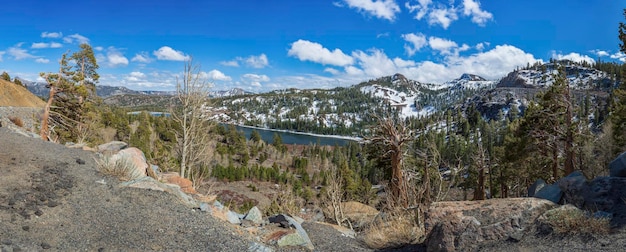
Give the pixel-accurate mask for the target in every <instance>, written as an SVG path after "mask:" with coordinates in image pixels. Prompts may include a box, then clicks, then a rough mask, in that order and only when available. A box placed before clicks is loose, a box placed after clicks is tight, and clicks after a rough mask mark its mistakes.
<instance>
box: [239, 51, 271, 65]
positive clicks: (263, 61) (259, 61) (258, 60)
mask: <svg viewBox="0 0 626 252" xmlns="http://www.w3.org/2000/svg"><path fill="white" fill-rule="evenodd" d="M243 61H244V62H245V63H246V65H248V66H250V67H253V68H264V67H266V66H268V65H269V61H268V60H267V55H265V54H264V53H262V54H261V55H259V56H255V55H250V56H249V57H247V58H245V59H243Z"/></svg>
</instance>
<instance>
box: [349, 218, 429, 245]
mask: <svg viewBox="0 0 626 252" xmlns="http://www.w3.org/2000/svg"><path fill="white" fill-rule="evenodd" d="M385 215H386V217H385V218H379V219H377V220H376V221H374V222H372V223H371V224H370V225H369V226H368V227H366V228H365V230H364V231H363V234H362V235H361V240H363V242H364V243H365V244H366V245H367V246H368V247H370V248H372V249H385V248H395V247H399V246H402V245H407V244H415V243H418V242H420V241H421V240H423V238H424V227H422V226H420V225H419V222H418V221H417V218H416V216H415V213H414V211H405V210H396V211H393V212H388V213H385Z"/></svg>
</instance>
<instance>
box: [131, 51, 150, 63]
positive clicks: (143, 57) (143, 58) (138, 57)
mask: <svg viewBox="0 0 626 252" xmlns="http://www.w3.org/2000/svg"><path fill="white" fill-rule="evenodd" d="M130 61H132V62H139V63H150V62H152V58H150V55H148V53H147V52H140V53H136V54H135V56H134V57H133V58H132V59H131V60H130Z"/></svg>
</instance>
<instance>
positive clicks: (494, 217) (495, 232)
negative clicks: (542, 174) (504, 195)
mask: <svg viewBox="0 0 626 252" xmlns="http://www.w3.org/2000/svg"><path fill="white" fill-rule="evenodd" d="M556 206H557V205H556V204H554V203H552V202H550V201H548V200H544V199H537V198H512V199H493V200H485V201H449V202H435V203H433V204H432V205H431V207H430V209H429V211H428V213H427V215H426V223H425V228H426V232H427V233H428V234H429V235H428V237H427V239H426V245H427V251H459V250H461V251H467V250H474V249H476V248H477V247H478V246H479V245H480V244H482V243H487V242H497V241H503V240H507V239H514V240H515V239H520V238H521V234H522V233H523V232H525V231H526V230H528V229H529V228H530V227H531V226H532V224H533V223H534V222H535V220H536V219H537V218H538V217H539V216H541V214H543V213H544V212H545V211H547V210H549V209H552V208H555V207H556Z"/></svg>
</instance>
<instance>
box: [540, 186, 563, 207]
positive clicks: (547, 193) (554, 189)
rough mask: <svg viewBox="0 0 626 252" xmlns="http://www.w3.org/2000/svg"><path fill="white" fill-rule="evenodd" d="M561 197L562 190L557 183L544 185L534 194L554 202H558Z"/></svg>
mask: <svg viewBox="0 0 626 252" xmlns="http://www.w3.org/2000/svg"><path fill="white" fill-rule="evenodd" d="M562 197H563V191H561V188H560V187H559V185H557V184H554V185H546V186H544V187H543V188H541V190H539V191H538V192H537V193H536V194H535V198H539V199H546V200H549V201H552V202H554V203H555V204H558V203H559V202H560V201H561V198H562Z"/></svg>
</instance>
